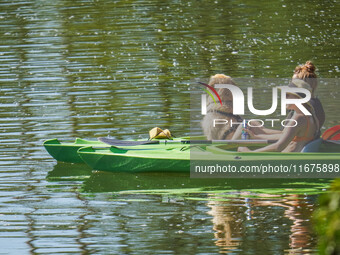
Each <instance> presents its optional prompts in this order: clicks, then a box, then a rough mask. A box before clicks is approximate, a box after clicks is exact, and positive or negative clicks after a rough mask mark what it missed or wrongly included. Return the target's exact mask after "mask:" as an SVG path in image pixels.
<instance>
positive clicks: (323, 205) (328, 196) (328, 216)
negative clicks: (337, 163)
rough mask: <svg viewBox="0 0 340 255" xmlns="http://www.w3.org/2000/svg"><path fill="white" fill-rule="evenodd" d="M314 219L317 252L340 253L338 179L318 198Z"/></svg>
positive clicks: (339, 188) (339, 192) (339, 191)
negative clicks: (317, 238) (318, 203)
mask: <svg viewBox="0 0 340 255" xmlns="http://www.w3.org/2000/svg"><path fill="white" fill-rule="evenodd" d="M319 202H320V205H319V209H318V210H316V211H315V214H314V219H315V226H316V230H317V233H318V235H319V253H320V254H325V255H335V254H340V179H336V180H334V182H333V183H332V185H331V188H330V191H329V192H327V193H325V194H322V195H321V196H320V198H319Z"/></svg>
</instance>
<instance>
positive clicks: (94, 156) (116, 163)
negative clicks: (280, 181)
mask: <svg viewBox="0 0 340 255" xmlns="http://www.w3.org/2000/svg"><path fill="white" fill-rule="evenodd" d="M191 150H192V151H191V152H190V150H189V149H188V147H181V148H180V147H173V148H168V149H157V150H155V149H153V150H152V149H150V150H146V149H130V150H129V149H126V150H124V149H117V148H115V147H111V148H94V147H85V148H81V149H79V150H78V154H79V155H80V157H81V158H82V160H83V161H84V162H85V163H86V164H88V165H89V166H90V167H91V168H93V169H94V170H100V171H109V172H190V165H191V166H192V167H196V166H197V165H198V166H201V167H203V166H207V165H208V166H209V165H216V164H219V165H221V166H223V165H227V164H228V165H232V166H236V167H240V166H251V167H254V166H263V165H266V164H267V165H272V166H280V165H284V166H289V167H290V171H294V170H295V171H299V170H300V169H299V165H304V164H333V165H334V164H339V163H340V153H278V152H265V153H255V152H236V151H225V150H223V149H220V148H218V147H217V146H206V147H196V148H192V149H191ZM198 170H199V171H205V170H204V169H203V168H198Z"/></svg>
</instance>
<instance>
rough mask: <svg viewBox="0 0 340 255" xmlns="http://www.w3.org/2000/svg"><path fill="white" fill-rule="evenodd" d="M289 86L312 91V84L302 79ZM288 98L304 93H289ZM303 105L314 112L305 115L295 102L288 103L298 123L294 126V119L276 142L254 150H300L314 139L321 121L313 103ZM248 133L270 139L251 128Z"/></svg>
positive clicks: (243, 150) (240, 150) (241, 148)
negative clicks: (255, 132)
mask: <svg viewBox="0 0 340 255" xmlns="http://www.w3.org/2000/svg"><path fill="white" fill-rule="evenodd" d="M288 86H289V87H298V88H304V89H308V90H309V91H310V92H311V91H312V88H311V86H309V84H308V83H306V82H304V81H302V80H293V81H292V82H291V83H290V84H289V85H288ZM287 98H291V99H294V98H304V95H303V94H302V95H301V94H300V93H288V94H287ZM303 106H304V107H305V108H306V109H307V110H308V111H309V112H310V113H312V115H304V114H303V112H302V111H301V110H300V109H299V108H298V107H297V106H296V105H295V104H288V105H287V109H288V110H292V111H294V113H293V116H292V117H291V118H290V119H292V120H294V121H296V122H297V123H298V125H296V126H293V124H294V123H293V121H290V122H292V123H290V124H288V125H287V126H288V127H285V128H284V129H283V131H282V132H281V134H280V136H279V139H278V140H277V142H276V143H273V144H270V145H268V146H265V147H263V148H259V149H256V150H254V151H256V152H266V151H282V152H300V151H301V150H302V149H303V147H304V146H305V145H306V144H307V143H309V142H310V141H312V140H314V139H315V137H316V136H317V134H318V130H319V122H318V119H317V118H316V116H315V112H314V109H313V107H312V105H311V104H310V103H309V102H308V103H305V104H303ZM290 126H291V127H290ZM248 133H249V135H250V137H251V138H253V139H268V137H269V136H268V135H261V134H254V132H252V131H251V130H250V129H249V130H248ZM238 151H239V152H247V151H251V150H250V149H249V148H247V147H239V148H238Z"/></svg>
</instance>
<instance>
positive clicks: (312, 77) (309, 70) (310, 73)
mask: <svg viewBox="0 0 340 255" xmlns="http://www.w3.org/2000/svg"><path fill="white" fill-rule="evenodd" d="M315 69H316V67H315V65H314V64H313V63H312V62H311V61H307V62H306V63H305V64H304V65H299V66H297V67H295V70H294V75H293V78H297V79H301V80H304V81H305V82H307V83H308V84H309V85H310V86H311V87H312V94H314V91H315V90H316V87H317V86H318V81H317V79H316V78H318V76H317V75H316V73H315Z"/></svg>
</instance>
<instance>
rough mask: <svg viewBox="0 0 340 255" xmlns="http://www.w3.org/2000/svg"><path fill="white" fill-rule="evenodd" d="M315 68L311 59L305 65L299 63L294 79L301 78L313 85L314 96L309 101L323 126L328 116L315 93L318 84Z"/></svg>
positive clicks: (320, 124)
mask: <svg viewBox="0 0 340 255" xmlns="http://www.w3.org/2000/svg"><path fill="white" fill-rule="evenodd" d="M315 69H316V67H315V65H314V64H313V63H312V62H311V61H307V62H306V63H305V64H304V65H299V66H297V67H296V68H295V70H294V75H293V79H301V80H303V81H305V82H307V83H308V84H309V85H310V86H311V88H312V92H311V93H312V97H311V99H310V101H309V103H310V104H311V105H312V106H313V108H314V111H315V116H316V117H317V118H318V121H319V127H320V128H321V127H322V126H323V124H324V123H325V118H326V116H325V111H324V109H323V107H322V104H321V102H320V100H319V99H318V98H317V96H316V95H315V91H316V88H317V86H318V80H317V78H318V76H317V75H316V73H315Z"/></svg>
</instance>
